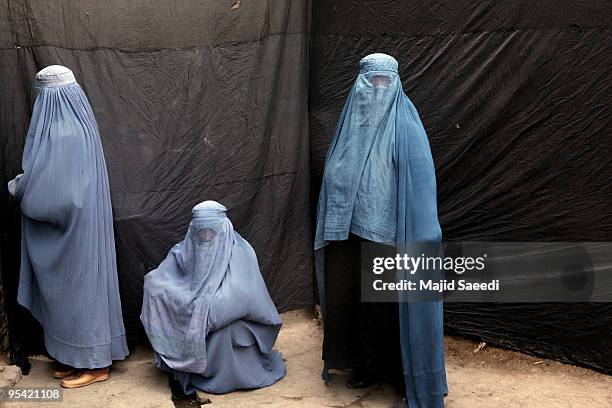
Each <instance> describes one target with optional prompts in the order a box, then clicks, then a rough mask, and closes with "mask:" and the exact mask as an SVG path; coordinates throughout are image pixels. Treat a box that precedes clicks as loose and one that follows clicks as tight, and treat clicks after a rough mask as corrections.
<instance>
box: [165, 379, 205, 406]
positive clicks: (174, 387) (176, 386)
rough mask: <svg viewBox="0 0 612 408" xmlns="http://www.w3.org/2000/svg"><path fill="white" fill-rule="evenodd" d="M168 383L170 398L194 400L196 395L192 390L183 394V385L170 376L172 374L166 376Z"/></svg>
mask: <svg viewBox="0 0 612 408" xmlns="http://www.w3.org/2000/svg"><path fill="white" fill-rule="evenodd" d="M168 385H169V386H170V392H171V393H172V399H173V400H177V401H185V400H194V401H195V399H194V398H197V397H198V395H197V393H196V392H195V391H194V392H193V393H192V394H185V392H184V391H183V386H182V385H181V383H180V382H178V381H177V380H175V379H174V378H172V376H170V375H169V376H168Z"/></svg>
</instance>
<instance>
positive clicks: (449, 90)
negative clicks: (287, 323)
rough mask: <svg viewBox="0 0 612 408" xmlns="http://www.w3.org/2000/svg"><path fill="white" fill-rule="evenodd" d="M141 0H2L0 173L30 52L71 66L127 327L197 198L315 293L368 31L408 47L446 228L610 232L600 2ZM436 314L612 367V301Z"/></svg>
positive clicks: (13, 229) (297, 289)
mask: <svg viewBox="0 0 612 408" xmlns="http://www.w3.org/2000/svg"><path fill="white" fill-rule="evenodd" d="M152 3H153V4H149V3H148V2H142V1H133V2H129V3H127V4H126V2H123V1H119V0H115V1H110V2H105V3H103V4H100V3H99V2H94V1H91V0H86V1H82V2H79V3H78V4H70V5H67V4H65V3H64V2H49V1H43V0H40V1H26V0H18V1H11V2H8V1H6V0H4V1H1V2H0V85H1V89H2V91H1V92H0V154H1V156H0V157H2V165H1V168H0V172H1V173H0V181H2V182H3V185H5V183H6V181H8V180H10V179H11V178H13V177H14V175H15V174H17V173H18V172H19V168H20V166H19V164H20V159H21V153H22V147H23V141H24V137H25V133H26V130H27V125H28V121H29V116H30V111H31V105H32V102H33V94H32V91H31V85H32V79H33V77H34V74H35V73H36V71H37V70H38V69H40V68H42V67H44V66H45V65H49V64H53V63H60V64H64V65H67V66H69V67H70V68H72V69H73V70H74V71H75V74H76V75H77V78H78V80H79V82H80V83H81V84H82V85H83V86H84V88H85V91H86V92H87V94H88V96H89V99H90V101H91V103H92V106H93V109H94V112H95V114H96V117H97V119H98V122H99V125H100V129H101V135H102V139H103V145H104V149H105V153H106V159H107V162H108V167H109V173H110V180H111V190H112V198H113V205H114V213H115V221H116V222H115V230H116V237H117V255H118V259H119V268H120V269H119V276H120V283H121V295H122V302H123V307H124V315H125V322H126V326H127V328H128V330H129V331H130V333H132V337H135V336H136V334H137V333H138V332H139V323H138V312H139V310H140V302H141V284H142V277H143V275H144V274H145V273H146V272H147V271H148V270H150V269H151V268H153V267H154V266H155V265H156V264H157V263H158V262H159V261H160V260H161V259H162V258H163V257H164V256H165V253H166V251H167V250H168V249H169V248H170V247H171V245H172V244H173V243H175V242H177V240H179V239H180V238H181V236H182V235H183V234H184V232H185V230H186V222H187V220H188V219H189V210H190V208H191V207H192V206H193V204H194V203H196V202H198V201H200V200H202V199H206V198H213V199H217V200H220V201H221V202H223V203H224V204H225V205H227V206H228V207H229V208H230V216H231V217H232V220H233V221H234V224H235V225H236V228H237V230H238V231H240V232H241V233H243V234H244V235H246V236H247V238H248V239H249V240H250V242H251V243H252V244H253V245H254V246H255V249H256V251H257V253H258V257H259V260H260V263H261V266H262V272H263V274H264V277H265V278H266V282H267V283H268V285H269V288H270V292H271V294H272V296H273V298H274V300H275V302H276V304H277V306H278V307H279V308H280V309H281V310H289V309H292V308H297V307H300V306H304V305H308V304H311V302H312V279H311V277H312V253H311V246H312V242H311V228H312V223H311V209H312V205H313V203H314V202H316V196H317V194H318V190H319V184H320V177H321V173H322V169H323V161H324V158H325V153H326V151H327V147H328V144H329V141H330V139H331V136H332V132H333V128H334V126H335V124H336V121H337V119H338V116H339V114H340V111H341V108H342V104H343V103H344V100H345V97H346V95H347V94H348V92H349V89H350V86H351V84H352V81H353V80H354V78H355V75H356V73H357V68H358V61H359V59H360V58H361V57H362V56H364V55H365V54H368V53H371V52H377V51H380V52H387V53H389V54H392V55H394V56H395V57H396V58H397V59H398V60H399V62H400V74H401V77H402V79H403V80H404V88H405V91H406V93H407V94H408V95H409V96H410V98H411V99H412V100H413V101H414V103H415V104H416V106H417V108H418V109H419V111H420V113H421V116H422V118H423V122H424V124H425V127H426V129H427V131H428V134H429V137H430V140H431V146H432V151H433V155H434V159H435V162H436V168H437V176H438V186H439V207H440V217H441V222H442V227H443V232H444V238H445V239H447V240H498V241H513V240H514V241H529V240H534V241H538V240H539V241H610V240H612V239H611V238H612V205H611V202H612V197H611V195H612V184H611V183H610V182H609V180H610V176H611V175H612V166H610V164H611V160H612V159H611V157H612V155H611V154H610V153H611V151H610V150H611V149H610V139H609V134H608V132H609V127H610V118H611V115H610V110H609V102H610V93H611V88H610V83H611V82H610V71H611V68H610V67H611V66H612V50H611V47H610V26H611V25H612V24H611V19H612V5H611V4H610V3H609V2H607V1H605V0H583V1H568V0H556V1H551V2H546V4H534V3H538V2H533V1H524V0H520V1H519V0H515V1H499V2H489V1H481V0H479V1H471V2H470V1H460V0H453V1H441V0H432V1H413V0H408V1H383V0H379V1H368V0H333V1H332V0H330V1H318V2H314V4H313V5H312V11H311V10H310V5H309V4H308V2H306V1H290V0H275V1H272V0H268V1H254V0H242V1H240V2H238V1H236V0H231V1H226V0H215V1H212V0H208V1H184V2H181V3H180V4H176V3H174V4H171V5H170V4H165V3H164V2H152ZM539 3H544V2H539ZM309 29H310V36H309V35H308V30H309ZM309 50H310V51H309ZM309 120H310V124H309ZM309 129H310V130H309ZM1 205H2V207H1V208H0V210H1V211H2V212H1V216H2V231H1V232H2V247H1V250H2V271H3V279H4V283H5V286H6V287H7V292H8V295H9V302H8V303H9V305H8V306H9V314H10V316H12V321H13V324H14V323H15V322H16V321H19V324H17V325H15V324H14V326H15V327H14V328H15V330H13V331H12V332H13V333H17V334H15V335H14V336H15V337H16V338H15V339H14V342H13V345H14V348H15V347H16V345H17V346H18V345H20V344H27V343H28V341H29V340H31V339H32V338H35V337H36V336H20V335H19V333H21V334H23V333H29V330H30V327H31V325H29V324H27V323H25V320H24V319H25V318H24V317H23V316H18V317H17V318H16V317H15V310H14V309H15V308H14V297H15V294H16V292H15V291H16V279H17V274H18V250H19V246H18V243H19V241H18V209H17V207H16V205H15V204H14V203H13V202H12V201H10V200H9V198H8V195H7V194H6V191H5V190H4V191H2V201H1ZM446 322H447V329H450V330H452V331H455V332H459V333H462V334H466V335H470V336H475V337H479V338H482V339H484V340H487V341H491V342H494V343H496V344H502V345H504V346H506V347H511V348H515V349H520V350H524V351H528V352H531V353H535V354H541V355H544V356H547V357H553V358H557V359H560V360H565V361H572V362H575V363H579V364H583V365H587V366H591V367H595V368H599V369H601V370H604V371H607V372H612V359H611V358H610V356H611V355H612V342H611V341H610V337H611V335H612V305H608V304H568V305H560V304H534V305H525V304H520V305H491V304H489V305H485V304H478V305H466V304H447V305H446ZM28 347H29V345H28Z"/></svg>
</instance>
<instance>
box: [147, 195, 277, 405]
mask: <svg viewBox="0 0 612 408" xmlns="http://www.w3.org/2000/svg"><path fill="white" fill-rule="evenodd" d="M140 319H141V321H142V324H143V326H144V328H145V331H146V333H147V336H148V337H149V340H150V341H151V344H152V346H153V349H154V350H155V353H156V356H155V359H156V364H157V366H158V367H160V368H161V369H162V370H164V371H167V372H169V373H171V374H172V375H173V376H174V378H175V379H176V380H178V381H179V382H180V383H181V385H182V386H183V390H184V392H185V393H187V394H191V393H193V391H195V388H197V389H200V390H203V391H206V392H209V393H214V394H222V393H227V392H231V391H234V390H239V389H251V388H261V387H266V386H268V385H271V384H274V383H275V382H277V381H278V380H280V379H282V378H283V377H284V376H285V365H284V363H283V360H282V357H281V355H280V353H278V352H277V351H274V350H273V349H272V347H273V346H274V343H275V341H276V338H277V336H278V332H279V330H280V327H281V324H282V322H281V319H280V316H279V315H278V312H277V310H276V307H275V306H274V303H273V302H272V299H271V298H270V295H269V294H268V290H267V288H266V284H265V282H264V280H263V278H262V276H261V273H260V272H259V266H258V264H257V257H256V255H255V251H254V250H253V248H252V247H251V246H250V245H249V243H248V242H247V241H246V240H244V239H243V238H242V237H241V236H240V235H239V234H238V233H237V232H236V231H234V228H233V226H232V223H231V222H230V220H229V219H228V218H227V215H226V209H225V207H224V206H223V205H221V204H219V203H217V202H215V201H205V202H203V203H200V204H198V205H197V206H195V207H194V208H193V211H192V220H191V223H190V224H189V229H188V231H187V235H186V236H185V239H184V240H183V241H181V242H180V243H178V244H176V245H175V246H174V247H173V248H172V249H171V250H170V252H169V253H168V256H167V257H166V259H165V260H164V261H163V262H162V263H161V264H160V265H159V267H158V268H157V269H155V270H153V271H151V272H149V273H148V274H147V275H146V276H145V282H144V299H143V305H142V313H141V315H140Z"/></svg>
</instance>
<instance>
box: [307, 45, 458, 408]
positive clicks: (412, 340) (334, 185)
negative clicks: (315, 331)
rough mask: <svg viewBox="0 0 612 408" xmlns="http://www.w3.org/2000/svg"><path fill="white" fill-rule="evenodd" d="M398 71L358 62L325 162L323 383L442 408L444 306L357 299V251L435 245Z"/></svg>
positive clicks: (418, 136)
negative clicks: (335, 377)
mask: <svg viewBox="0 0 612 408" xmlns="http://www.w3.org/2000/svg"><path fill="white" fill-rule="evenodd" d="M397 68H398V64H397V61H396V60H395V59H394V58H393V57H391V56H389V55H386V54H371V55H368V56H366V57H365V58H363V59H362V60H361V63H360V72H359V76H358V77H357V80H356V81H355V83H354V85H353V88H352V90H351V92H350V95H349V97H348V100H347V102H346V104H345V106H344V110H343V111H342V114H341V117H340V120H339V123H338V125H337V127H336V131H335V133H334V136H333V139H332V142H331V145H330V147H329V151H328V153H327V159H326V162H325V171H324V175H323V183H322V186H321V193H320V196H319V204H318V209H317V228H316V235H315V251H316V252H315V254H316V259H317V280H318V283H319V292H320V297H321V306H322V311H323V318H324V341H323V360H324V361H325V367H324V373H323V375H324V379H325V380H326V381H327V380H328V370H329V369H352V371H353V376H352V378H350V379H349V380H348V382H347V386H349V387H355V388H361V387H367V386H369V385H370V384H371V383H372V382H373V381H390V382H392V383H394V384H396V386H397V387H398V390H399V391H400V392H401V393H404V394H405V397H406V402H407V405H408V406H409V407H410V408H441V407H443V406H444V395H445V394H446V393H447V385H446V372H445V366H444V337H443V326H442V303H441V302H440V301H421V302H414V301H401V302H397V303H365V302H361V298H360V290H361V286H360V277H361V274H360V264H359V263H360V260H361V255H360V254H361V252H360V251H361V244H362V243H363V242H369V243H370V244H369V245H371V247H372V246H373V247H376V246H377V245H378V246H381V245H386V244H388V243H394V244H397V245H398V247H400V248H401V247H402V246H403V245H410V244H412V243H434V245H436V244H435V243H438V242H439V241H440V239H441V230H440V225H439V223H438V216H437V200H436V178H435V171H434V165H433V160H432V156H431V152H430V148H429V141H428V139H427V135H426V133H425V130H424V128H423V125H422V123H421V120H420V119H419V115H418V113H417V111H416V109H415V107H414V105H413V104H412V102H411V101H410V99H408V97H407V96H406V95H405V94H404V92H403V90H402V84H401V82H400V78H399V75H398V72H397ZM398 300H399V299H398ZM404 405H405V403H404Z"/></svg>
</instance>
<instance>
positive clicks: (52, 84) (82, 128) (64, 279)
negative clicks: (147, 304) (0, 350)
mask: <svg viewBox="0 0 612 408" xmlns="http://www.w3.org/2000/svg"><path fill="white" fill-rule="evenodd" d="M36 88H37V91H38V95H37V97H36V102H35V104H34V111H33V113H32V120H31V122H30V128H29V131H28V134H27V138H26V144H25V150H24V153H23V162H22V167H23V174H22V175H20V176H18V178H17V179H16V180H15V181H14V182H13V183H11V184H13V186H12V187H13V189H14V193H15V194H14V195H15V198H16V199H17V200H18V201H19V202H20V206H21V213H22V222H21V271H20V276H19V294H18V298H17V300H18V302H19V303H20V304H21V305H23V306H25V307H26V308H28V309H29V310H30V311H31V312H32V314H33V315H34V317H35V318H36V319H37V320H38V321H39V322H40V323H41V325H42V328H43V332H44V336H45V345H46V348H47V352H48V353H49V354H50V355H51V356H52V357H54V358H55V359H56V360H58V361H59V362H61V363H64V364H67V365H70V366H72V367H77V368H101V367H107V366H109V365H110V364H111V362H112V360H118V359H123V358H125V356H127V355H128V349H127V344H126V339H125V329H124V327H123V318H122V315H121V302H120V299H119V286H118V282H117V266H116V259H115V240H114V236H113V217H112V209H111V197H110V191H109V184H108V175H107V172H106V164H105V161H104V154H103V152H102V145H101V142H100V135H99V132H98V126H97V124H96V120H95V118H94V114H93V112H92V110H91V107H90V106H89V102H88V101H87V97H86V96H85V94H84V93H83V90H82V89H81V87H80V86H79V85H78V84H77V83H76V81H75V79H74V75H73V74H72V72H71V71H70V70H69V69H68V68H66V67H62V66H50V67H47V68H45V69H43V70H42V71H40V72H39V73H38V74H37V75H36Z"/></svg>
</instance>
